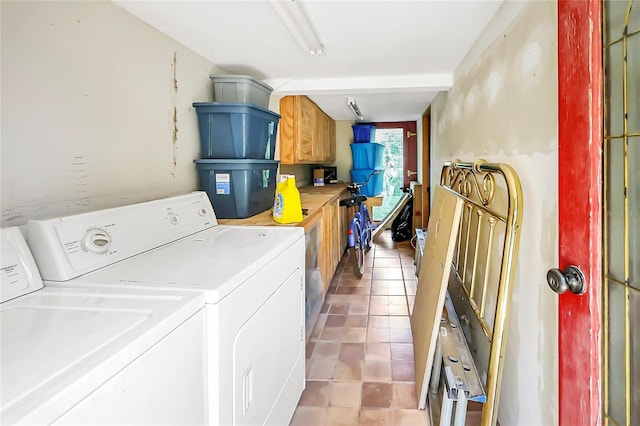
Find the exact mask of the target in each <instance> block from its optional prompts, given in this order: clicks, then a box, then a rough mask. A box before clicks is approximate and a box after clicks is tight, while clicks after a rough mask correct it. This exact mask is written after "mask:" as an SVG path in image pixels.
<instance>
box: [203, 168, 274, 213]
mask: <svg viewBox="0 0 640 426" xmlns="http://www.w3.org/2000/svg"><path fill="white" fill-rule="evenodd" d="M193 162H194V163H196V166H197V168H198V175H199V177H200V189H201V190H202V191H205V192H206V193H207V195H209V199H210V200H211V204H212V205H213V210H214V211H215V213H216V216H217V217H218V218H220V219H242V218H245V217H249V216H253V215H255V214H258V213H261V212H263V211H265V210H267V209H269V208H270V207H272V206H273V197H274V196H275V193H276V173H277V171H278V163H279V161H271V160H219V159H202V160H193Z"/></svg>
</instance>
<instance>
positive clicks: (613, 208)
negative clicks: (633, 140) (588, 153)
mask: <svg viewBox="0 0 640 426" xmlns="http://www.w3.org/2000/svg"><path fill="white" fill-rule="evenodd" d="M623 144H624V139H622V138H619V139H613V140H610V141H608V143H607V147H608V149H607V155H608V168H607V189H608V194H607V195H606V196H607V215H606V220H607V242H608V245H607V260H608V262H609V276H611V277H612V278H615V279H617V280H619V281H624V280H625V274H624V256H625V252H624V192H623V191H622V188H624V151H623V147H624V145H623Z"/></svg>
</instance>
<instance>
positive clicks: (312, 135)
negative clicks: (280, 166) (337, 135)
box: [295, 96, 317, 162]
mask: <svg viewBox="0 0 640 426" xmlns="http://www.w3.org/2000/svg"><path fill="white" fill-rule="evenodd" d="M298 101H299V102H298V114H297V118H298V132H297V135H296V136H297V139H296V143H295V150H296V160H297V161H301V162H302V161H314V160H315V159H316V158H315V157H316V151H317V149H316V148H315V146H316V139H317V138H316V125H317V124H316V122H317V120H316V105H315V104H314V103H313V102H311V100H309V98H307V97H306V96H299V97H298Z"/></svg>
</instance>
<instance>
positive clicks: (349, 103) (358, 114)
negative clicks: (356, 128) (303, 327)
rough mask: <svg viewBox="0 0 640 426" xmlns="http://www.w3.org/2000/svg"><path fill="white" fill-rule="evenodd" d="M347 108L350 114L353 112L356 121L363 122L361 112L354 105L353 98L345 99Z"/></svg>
mask: <svg viewBox="0 0 640 426" xmlns="http://www.w3.org/2000/svg"><path fill="white" fill-rule="evenodd" d="M347 106H348V107H349V108H350V109H351V112H353V115H355V116H356V119H358V120H364V116H363V115H362V111H361V110H360V107H359V106H358V104H357V103H356V99H355V98H347Z"/></svg>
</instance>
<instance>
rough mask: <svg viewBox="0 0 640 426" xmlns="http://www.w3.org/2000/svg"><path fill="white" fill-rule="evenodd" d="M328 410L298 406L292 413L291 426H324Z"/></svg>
mask: <svg viewBox="0 0 640 426" xmlns="http://www.w3.org/2000/svg"><path fill="white" fill-rule="evenodd" d="M327 410H328V408H324V407H304V406H298V408H296V411H295V412H294V413H293V418H292V419H291V423H290V425H291V426H324V425H325V419H326V416H327Z"/></svg>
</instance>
